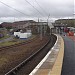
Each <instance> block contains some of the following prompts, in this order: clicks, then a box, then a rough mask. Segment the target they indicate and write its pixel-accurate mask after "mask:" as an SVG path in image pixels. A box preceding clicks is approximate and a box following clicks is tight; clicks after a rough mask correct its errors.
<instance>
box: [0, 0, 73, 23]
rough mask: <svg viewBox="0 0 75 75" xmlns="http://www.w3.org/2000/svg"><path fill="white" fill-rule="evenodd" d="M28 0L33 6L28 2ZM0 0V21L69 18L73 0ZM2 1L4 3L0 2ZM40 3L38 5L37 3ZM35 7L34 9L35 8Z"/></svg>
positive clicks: (71, 14)
mask: <svg viewBox="0 0 75 75" xmlns="http://www.w3.org/2000/svg"><path fill="white" fill-rule="evenodd" d="M26 1H28V2H29V3H30V4H31V5H32V6H34V8H33V7H32V6H31V5H30V4H28V3H27V2H26ZM26 1H25V0H0V22H4V21H9V22H10V21H14V20H15V21H16V20H25V19H35V20H37V18H41V19H42V20H43V19H47V17H48V15H49V14H50V18H52V19H57V18H68V17H69V18H70V17H73V13H74V0H26ZM2 2H3V3H4V4H6V5H8V6H10V7H12V8H14V9H16V10H18V11H19V12H18V11H16V10H14V9H12V8H10V7H8V6H6V5H4V4H2ZM37 3H38V4H39V5H40V6H39V5H38V4H37ZM35 8H36V9H35Z"/></svg>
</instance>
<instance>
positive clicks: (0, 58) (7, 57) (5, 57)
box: [0, 36, 49, 75]
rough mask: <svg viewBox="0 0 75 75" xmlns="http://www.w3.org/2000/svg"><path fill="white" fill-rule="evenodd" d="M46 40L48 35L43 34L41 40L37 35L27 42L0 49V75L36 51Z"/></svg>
mask: <svg viewBox="0 0 75 75" xmlns="http://www.w3.org/2000/svg"><path fill="white" fill-rule="evenodd" d="M48 40H49V37H48V36H44V37H43V38H42V40H41V39H40V37H39V36H38V37H36V38H35V39H34V40H32V41H31V42H29V43H25V44H22V45H18V46H13V47H10V48H4V49H2V50H1V49H0V75H4V74H5V73H7V72H8V71H9V70H11V69H12V68H13V67H15V66H16V65H18V64H19V63H21V62H22V61H23V60H25V59H26V58H27V57H29V56H30V55H31V54H32V53H34V52H35V51H37V50H38V49H39V48H40V47H41V46H42V45H44V44H45V43H46V42H47V41H48Z"/></svg>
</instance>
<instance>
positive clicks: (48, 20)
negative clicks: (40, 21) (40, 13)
mask: <svg viewBox="0 0 75 75" xmlns="http://www.w3.org/2000/svg"><path fill="white" fill-rule="evenodd" d="M49 18H50V14H49V15H48V19H47V24H48V26H49ZM49 28H50V26H49ZM50 35H51V28H50Z"/></svg>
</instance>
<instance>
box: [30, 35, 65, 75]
mask: <svg viewBox="0 0 75 75" xmlns="http://www.w3.org/2000/svg"><path fill="white" fill-rule="evenodd" d="M63 57H64V41H63V39H62V37H61V36H60V35H57V41H56V43H55V45H54V46H53V47H52V48H51V50H50V51H49V52H48V53H47V55H46V56H45V57H44V58H43V60H42V61H41V62H40V63H39V64H38V65H37V66H36V67H35V69H34V70H33V71H32V72H31V73H30V74H29V75H61V69H62V63H63Z"/></svg>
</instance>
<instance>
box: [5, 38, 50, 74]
mask: <svg viewBox="0 0 75 75" xmlns="http://www.w3.org/2000/svg"><path fill="white" fill-rule="evenodd" d="M49 42H50V39H49V40H48V41H47V43H46V44H45V45H44V46H42V47H41V48H40V49H39V50H37V51H36V52H35V53H33V54H32V55H31V56H30V57H28V58H27V59H26V60H24V61H23V62H21V63H20V64H19V65H17V66H16V67H14V68H13V69H11V70H10V71H9V72H7V73H6V74H5V75H15V74H16V73H17V71H19V69H21V68H22V67H23V66H24V65H25V64H26V63H27V62H29V61H30V60H31V59H32V58H33V57H34V56H35V55H37V54H38V53H39V52H40V51H41V50H42V49H43V48H45V47H46V46H47V45H48V43H49Z"/></svg>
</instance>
